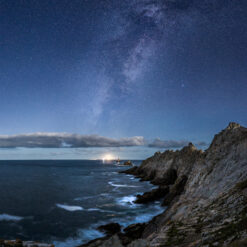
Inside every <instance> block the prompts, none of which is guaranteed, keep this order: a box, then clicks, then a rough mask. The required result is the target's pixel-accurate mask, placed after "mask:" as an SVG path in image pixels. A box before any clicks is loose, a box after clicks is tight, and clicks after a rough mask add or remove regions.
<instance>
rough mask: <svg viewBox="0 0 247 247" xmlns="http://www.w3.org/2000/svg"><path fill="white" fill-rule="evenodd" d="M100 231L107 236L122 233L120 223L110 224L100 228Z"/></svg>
mask: <svg viewBox="0 0 247 247" xmlns="http://www.w3.org/2000/svg"><path fill="white" fill-rule="evenodd" d="M97 229H98V230H99V231H101V232H104V233H105V234H106V235H110V236H111V235H114V234H116V233H118V232H120V231H121V226H120V225H119V224H118V223H109V224H106V225H102V226H99V227H98V228H97Z"/></svg>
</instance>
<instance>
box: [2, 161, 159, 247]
mask: <svg viewBox="0 0 247 247" xmlns="http://www.w3.org/2000/svg"><path fill="white" fill-rule="evenodd" d="M133 162H134V163H135V164H137V165H138V164H140V161H133ZM124 169H126V168H124V167H117V166H115V165H114V164H113V163H108V164H103V163H102V161H89V160H76V161H71V160H70V161H69V160H66V161H61V160H57V161H0V238H3V239H15V238H20V239H23V240H36V241H43V242H53V243H55V245H56V246H58V247H67V246H70V247H73V246H77V245H78V244H81V243H85V242H87V241H88V240H90V239H94V238H96V237H101V236H102V233H100V232H98V231H97V230H96V228H97V226H99V225H102V224H106V223H109V222H119V223H120V224H122V225H123V226H127V225H129V224H131V223H136V222H145V221H148V220H150V219H151V218H152V217H153V216H154V215H157V214H159V213H160V212H162V208H161V207H160V203H159V202H155V203H152V204H149V205H136V204H134V203H133V201H134V200H135V196H136V194H138V193H142V192H145V191H148V190H150V189H152V188H154V186H153V185H151V184H150V183H148V182H139V180H138V179H135V178H134V177H133V176H131V175H125V174H119V173H118V172H119V171H120V170H124Z"/></svg>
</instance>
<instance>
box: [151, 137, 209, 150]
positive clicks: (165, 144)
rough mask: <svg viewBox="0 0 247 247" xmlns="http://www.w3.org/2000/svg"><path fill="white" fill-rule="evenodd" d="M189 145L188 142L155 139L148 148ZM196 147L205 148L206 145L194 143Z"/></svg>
mask: <svg viewBox="0 0 247 247" xmlns="http://www.w3.org/2000/svg"><path fill="white" fill-rule="evenodd" d="M188 144H189V141H185V140H182V141H174V140H169V141H165V140H160V139H159V138H156V139H155V140H154V141H153V142H152V143H150V144H149V145H148V146H149V147H154V148H181V147H184V146H187V145H188ZM194 144H195V145H196V146H206V145H207V143H205V142H196V143H194Z"/></svg>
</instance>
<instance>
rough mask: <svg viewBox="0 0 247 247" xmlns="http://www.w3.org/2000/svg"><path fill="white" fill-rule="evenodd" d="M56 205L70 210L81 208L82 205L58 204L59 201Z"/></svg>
mask: <svg viewBox="0 0 247 247" xmlns="http://www.w3.org/2000/svg"><path fill="white" fill-rule="evenodd" d="M56 205H57V207H59V208H62V209H64V210H67V211H71V212H73V211H80V210H83V207H80V206H70V205H65V204H59V203H58V204H56Z"/></svg>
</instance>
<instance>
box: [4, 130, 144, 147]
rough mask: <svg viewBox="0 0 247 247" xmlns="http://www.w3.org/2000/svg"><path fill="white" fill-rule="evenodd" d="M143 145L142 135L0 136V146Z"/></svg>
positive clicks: (45, 134) (43, 134)
mask: <svg viewBox="0 0 247 247" xmlns="http://www.w3.org/2000/svg"><path fill="white" fill-rule="evenodd" d="M143 145H144V138H143V137H142V136H134V137H130V138H120V139H113V138H108V137H103V136H98V135H78V134H67V133H33V134H20V135H5V136H0V147H1V148H14V147H28V148H33V147H40V148H59V147H131V146H143Z"/></svg>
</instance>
